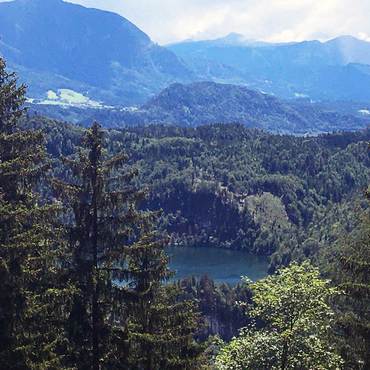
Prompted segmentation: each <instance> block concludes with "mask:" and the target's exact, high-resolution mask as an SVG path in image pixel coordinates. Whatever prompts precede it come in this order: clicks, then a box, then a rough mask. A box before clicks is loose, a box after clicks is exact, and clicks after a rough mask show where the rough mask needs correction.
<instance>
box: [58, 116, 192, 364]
mask: <svg viewBox="0 0 370 370" xmlns="http://www.w3.org/2000/svg"><path fill="white" fill-rule="evenodd" d="M104 135H105V133H104V131H103V130H102V129H101V128H100V126H99V125H98V124H97V123H95V124H94V125H93V126H92V127H91V129H89V130H88V131H87V133H86V135H85V138H84V141H83V147H82V148H81V150H80V151H79V153H78V156H77V158H74V159H71V158H69V159H66V160H65V162H66V164H67V165H68V168H69V169H70V172H69V173H66V176H67V177H69V180H68V181H60V180H57V181H55V185H56V188H57V189H58V190H59V192H60V194H61V195H63V198H64V201H65V203H66V204H68V205H69V209H70V214H69V216H68V217H67V219H69V224H68V229H69V235H70V245H71V249H72V254H73V257H72V261H71V266H70V271H71V275H72V280H73V281H74V282H75V284H76V287H77V289H78V293H77V294H76V295H75V296H74V304H73V308H72V310H71V312H70V315H69V320H68V325H67V326H68V328H69V329H68V331H69V338H70V341H71V344H72V346H71V351H70V353H71V354H72V355H71V357H70V360H71V365H73V366H76V367H77V368H78V369H94V370H96V369H100V368H109V369H123V368H128V369H148V370H149V369H150V370H154V369H180V368H181V369H188V368H189V369H190V368H192V367H191V366H190V364H193V363H194V361H195V360H194V359H196V358H197V356H198V354H199V351H198V352H197V351H196V350H195V349H194V348H195V347H196V346H195V343H194V341H193V333H194V331H195V326H196V316H195V314H194V313H193V312H194V307H193V306H192V304H191V303H190V302H178V301H177V298H178V294H177V293H176V294H173V292H171V294H169V290H168V288H165V287H164V286H163V282H164V281H166V280H167V279H168V278H169V276H170V272H169V270H168V266H167V263H168V260H167V257H166V255H165V253H164V249H163V248H164V242H163V240H160V238H158V236H157V235H156V233H155V228H154V227H153V224H154V221H155V219H156V213H153V212H148V211H140V210H139V208H138V207H139V203H140V202H141V201H142V200H143V199H144V197H145V192H144V191H138V190H137V189H136V187H135V186H134V184H133V179H134V178H135V176H136V175H137V171H136V170H135V169H132V168H130V167H129V166H127V164H126V160H127V157H126V156H125V154H124V153H118V154H116V155H115V156H113V157H108V155H107V153H106V150H105V148H104V147H105V140H104ZM191 351H193V353H192V352H191ZM73 354H74V355H73Z"/></svg>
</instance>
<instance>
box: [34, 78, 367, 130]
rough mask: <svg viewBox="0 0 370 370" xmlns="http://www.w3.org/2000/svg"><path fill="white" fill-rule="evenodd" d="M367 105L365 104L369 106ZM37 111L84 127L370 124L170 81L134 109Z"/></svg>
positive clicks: (241, 90) (305, 105) (230, 88)
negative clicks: (169, 83)
mask: <svg viewBox="0 0 370 370" xmlns="http://www.w3.org/2000/svg"><path fill="white" fill-rule="evenodd" d="M366 107H367V106H366ZM31 112H38V113H41V114H43V115H46V116H50V117H53V118H56V119H62V120H67V121H69V122H74V123H78V124H82V125H90V124H91V122H92V121H94V120H98V121H99V122H100V123H101V124H103V125H104V126H106V127H114V128H117V127H125V126H132V125H149V124H166V125H180V126H190V127H194V126H199V125H204V124H212V123H225V124H230V123H242V124H244V125H245V126H247V127H253V128H260V129H264V130H267V131H270V132H274V133H281V134H286V133H293V134H298V135H304V134H311V135H312V134H318V133H323V132H331V131H337V130H344V131H348V130H357V129H362V128H365V127H367V126H368V125H370V112H369V115H364V116H363V117H361V116H360V115H359V116H358V117H356V116H355V115H353V114H347V113H346V112H345V111H343V112H341V113H338V112H337V111H336V110H335V109H334V110H333V109H331V105H329V106H321V105H320V106H319V105H317V104H312V103H311V102H307V101H304V100H300V101H289V100H283V99H279V98H277V97H274V96H271V95H268V94H263V93H261V92H258V91H255V90H250V89H248V88H247V87H245V86H237V85H228V84H218V83H215V82H194V83H191V84H180V83H176V84H172V85H171V86H169V87H168V88H166V89H164V90H163V91H162V92H160V93H159V94H158V95H156V96H155V97H153V98H151V99H149V100H148V101H147V102H146V103H145V104H143V105H141V106H140V107H138V108H136V109H119V108H108V109H104V108H100V109H88V108H78V107H74V108H67V107H63V106H61V107H59V108H57V107H56V106H50V105H45V104H41V105H40V104H39V105H31Z"/></svg>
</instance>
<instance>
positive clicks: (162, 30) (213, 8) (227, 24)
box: [46, 0, 370, 44]
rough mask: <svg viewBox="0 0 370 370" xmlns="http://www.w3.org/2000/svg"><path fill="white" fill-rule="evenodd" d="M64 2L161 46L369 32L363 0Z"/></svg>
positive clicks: (369, 11)
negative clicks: (233, 36)
mask: <svg viewBox="0 0 370 370" xmlns="http://www.w3.org/2000/svg"><path fill="white" fill-rule="evenodd" d="M46 1H47V0H46ZM66 1H70V2H74V3H79V4H81V5H84V6H88V7H96V8H99V9H105V10H110V11H114V12H116V13H119V14H121V15H122V16H124V17H126V18H128V19H129V20H131V21H132V22H133V23H135V24H136V25H137V26H138V27H139V28H141V29H142V30H143V31H144V32H146V33H148V34H149V36H151V37H152V39H153V40H154V41H157V42H159V43H162V44H165V43H169V42H174V41H179V40H183V39H189V38H192V39H204V38H216V37H220V36H224V35H226V34H228V33H230V32H237V33H241V34H243V35H245V36H246V37H247V38H251V39H258V40H266V41H276V42H284V41H301V40H307V39H321V40H324V39H328V38H332V37H336V36H338V35H344V34H350V35H353V36H357V37H361V38H362V39H364V40H369V35H370V22H369V14H370V1H369V0H66Z"/></svg>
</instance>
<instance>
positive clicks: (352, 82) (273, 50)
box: [169, 34, 370, 101]
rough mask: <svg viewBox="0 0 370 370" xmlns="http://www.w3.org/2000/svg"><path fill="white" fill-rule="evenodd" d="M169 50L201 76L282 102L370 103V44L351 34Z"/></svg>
mask: <svg viewBox="0 0 370 370" xmlns="http://www.w3.org/2000/svg"><path fill="white" fill-rule="evenodd" d="M169 49H170V50H172V51H173V52H175V53H176V54H177V55H178V56H179V57H181V58H182V59H183V60H184V61H185V62H186V64H187V66H188V67H189V68H191V69H192V70H193V71H194V73H196V74H197V75H198V76H203V78H205V79H209V80H213V81H217V82H226V83H234V84H246V85H247V86H248V87H250V88H256V89H260V90H263V91H265V92H268V93H273V94H276V95H278V96H280V97H284V98H295V97H309V98H310V99H313V100H357V101H367V100H369V99H370V89H369V85H370V66H369V65H370V43H369V42H365V41H361V40H358V39H356V38H354V37H351V36H343V37H338V38H336V39H334V40H330V41H328V42H324V43H322V42H319V41H305V42H300V43H288V44H267V43H261V42H255V41H251V40H244V39H243V37H242V36H241V35H237V34H231V35H229V36H227V37H226V38H221V39H218V40H210V41H186V42H183V43H178V44H174V45H170V46H169Z"/></svg>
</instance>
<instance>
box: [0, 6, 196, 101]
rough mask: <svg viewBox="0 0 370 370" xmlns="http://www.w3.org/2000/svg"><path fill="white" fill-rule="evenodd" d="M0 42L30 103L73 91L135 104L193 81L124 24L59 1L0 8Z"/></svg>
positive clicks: (168, 55) (169, 56) (181, 66)
mask: <svg viewBox="0 0 370 370" xmlns="http://www.w3.org/2000/svg"><path fill="white" fill-rule="evenodd" d="M0 36H1V37H0V40H1V41H0V54H1V55H2V56H4V57H5V59H6V60H7V61H8V67H9V68H10V69H14V70H15V71H16V72H18V73H19V75H20V77H21V80H23V81H25V82H27V84H28V85H29V92H28V94H29V95H30V96H31V97H33V98H39V99H42V98H46V97H47V92H48V91H49V90H50V91H49V96H50V95H51V96H56V95H58V94H59V93H60V92H59V89H68V90H70V91H73V92H76V93H79V94H82V95H84V96H85V97H86V98H88V99H90V100H92V101H102V102H104V103H105V104H120V105H123V104H133V103H135V104H136V103H138V102H140V101H141V102H143V101H145V100H146V99H147V98H148V96H150V95H152V94H154V93H156V92H158V91H159V90H160V89H161V88H163V87H165V86H168V85H169V84H170V83H171V82H174V81H188V80H189V79H190V78H191V77H192V74H191V72H190V71H189V70H188V69H187V68H186V67H185V66H184V64H183V63H182V62H181V61H180V60H179V59H178V58H177V57H176V55H175V54H174V53H172V52H171V51H169V50H167V49H166V48H163V47H161V46H158V45H156V44H155V43H153V42H152V41H151V40H150V38H149V37H148V36H147V35H146V34H145V33H144V32H142V31H141V30H140V29H138V28H137V27H136V26H135V25H134V24H132V23H131V22H129V21H128V20H127V19H125V18H123V17H121V16H119V15H117V14H114V13H110V12H106V11H101V10H97V9H88V8H84V7H82V6H79V5H75V4H70V3H66V2H63V1H61V0H15V1H12V2H5V3H0Z"/></svg>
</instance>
